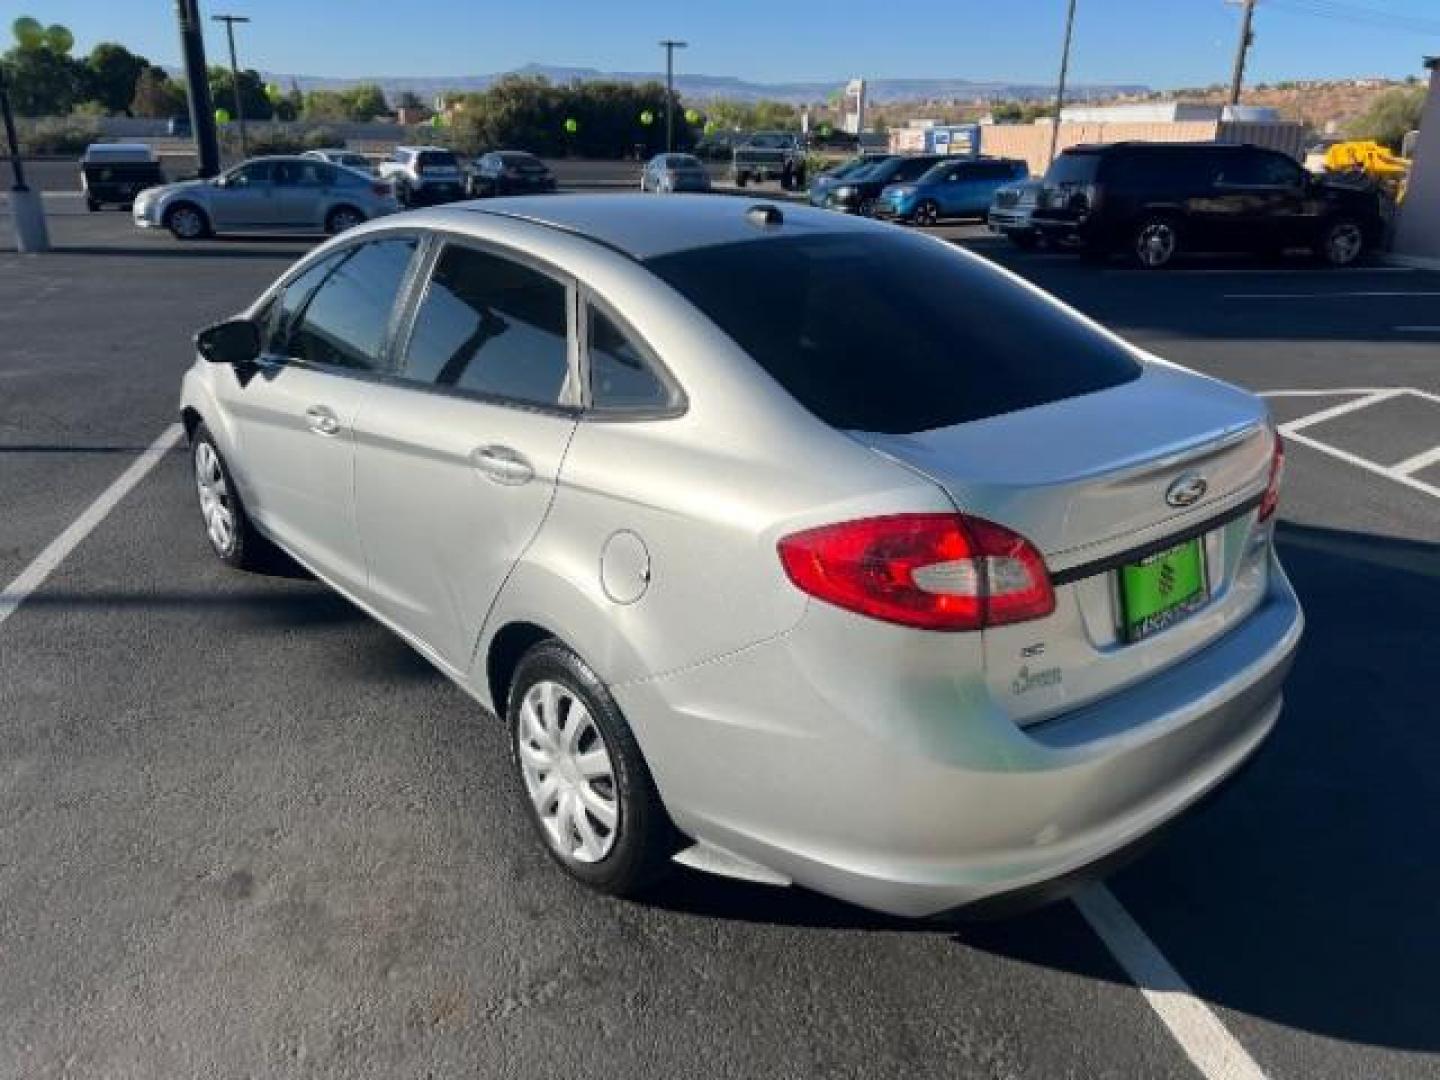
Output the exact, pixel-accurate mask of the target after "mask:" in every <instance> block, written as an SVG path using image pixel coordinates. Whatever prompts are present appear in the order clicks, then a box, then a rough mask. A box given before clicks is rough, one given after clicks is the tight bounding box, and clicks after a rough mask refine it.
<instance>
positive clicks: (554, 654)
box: [506, 640, 676, 896]
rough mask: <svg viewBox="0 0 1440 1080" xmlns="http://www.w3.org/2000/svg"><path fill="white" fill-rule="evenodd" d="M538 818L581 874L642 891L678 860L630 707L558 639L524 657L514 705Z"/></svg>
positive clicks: (555, 852)
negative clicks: (625, 710) (625, 709)
mask: <svg viewBox="0 0 1440 1080" xmlns="http://www.w3.org/2000/svg"><path fill="white" fill-rule="evenodd" d="M506 713H507V720H508V723H509V727H510V744H511V752H512V758H513V760H514V764H515V768H516V771H517V772H518V773H519V777H520V782H521V788H522V790H523V791H524V794H525V805H526V809H527V810H528V812H529V817H530V820H531V822H532V823H533V824H534V826H535V828H536V830H537V831H538V832H539V834H540V837H541V839H542V840H543V841H544V843H545V846H546V848H547V849H548V850H549V852H550V854H551V856H552V857H553V858H554V859H555V861H556V862H558V863H559V864H560V866H561V867H562V868H563V869H564V870H565V871H566V873H568V874H570V875H571V876H572V877H574V878H577V879H578V880H580V881H582V882H584V883H585V884H587V885H589V886H591V887H592V888H595V889H599V890H601V891H602V892H607V893H611V894H614V895H616V896H634V895H636V894H638V893H640V892H642V891H643V890H644V889H645V888H646V887H648V886H649V885H651V884H653V883H654V882H655V881H656V880H657V879H658V878H659V877H660V876H661V875H662V874H663V873H664V872H665V870H666V869H667V868H668V867H669V865H670V861H669V860H670V856H671V855H672V854H674V852H675V849H676V843H675V837H676V834H675V831H674V826H672V825H671V824H670V819H669V817H668V816H667V815H666V813H665V809H664V807H663V806H662V804H661V802H660V796H659V793H658V792H657V791H656V789H655V781H654V780H653V779H652V778H651V776H650V770H649V768H648V767H647V766H646V764H645V758H644V756H643V755H642V754H641V753H640V747H639V745H638V744H637V743H636V742H635V736H634V735H633V734H632V733H631V731H630V727H629V725H628V724H627V723H626V722H625V717H624V716H623V715H622V714H621V712H620V707H619V706H618V705H617V704H616V703H615V699H614V698H613V697H611V695H610V691H609V690H608V689H607V688H606V687H605V684H604V683H603V682H601V681H600V678H599V677H598V676H597V675H596V674H595V673H594V672H593V671H592V670H590V667H589V666H588V665H587V664H586V663H585V662H584V661H583V660H581V659H580V658H579V657H578V656H576V655H575V654H574V653H573V652H571V651H570V650H569V649H568V648H566V647H565V646H564V645H562V644H561V643H560V642H558V641H554V640H549V641H544V642H541V643H540V644H538V645H536V646H534V647H533V648H532V649H531V650H530V651H529V652H528V653H526V654H525V656H524V657H523V658H522V659H521V661H520V665H519V667H518V668H517V669H516V672H515V679H514V682H513V683H512V685H511V689H510V694H509V701H508V707H507V710H506Z"/></svg>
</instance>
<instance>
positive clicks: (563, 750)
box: [517, 680, 620, 863]
mask: <svg viewBox="0 0 1440 1080" xmlns="http://www.w3.org/2000/svg"><path fill="white" fill-rule="evenodd" d="M518 723H519V731H518V733H517V735H518V738H517V744H518V746H519V753H520V771H521V774H522V775H523V777H524V780H525V790H526V792H527V793H528V794H529V796H530V802H531V803H532V804H533V805H534V807H535V812H536V814H538V815H539V817H540V824H541V825H542V826H544V829H545V836H546V838H547V839H548V840H549V841H550V845H551V846H552V847H553V848H554V849H555V850H556V851H557V852H559V853H560V855H562V856H563V857H564V858H566V859H568V860H571V861H573V862H579V863H596V862H599V861H600V860H601V859H603V858H605V856H606V855H608V854H610V849H611V848H612V847H614V846H615V837H616V836H617V835H618V833H619V826H620V804H619V801H618V799H617V791H616V785H615V770H614V767H613V766H612V765H611V762H610V752H609V750H608V748H607V747H606V745H605V739H604V737H603V736H602V735H601V734H600V728H599V726H598V725H597V724H596V723H595V719H594V717H592V716H591V715H590V710H589V709H587V708H586V707H585V703H584V702H583V701H581V700H580V699H579V698H578V697H577V696H576V695H575V694H574V693H573V692H571V691H570V690H569V689H568V688H567V687H565V686H564V685H562V684H560V683H558V682H551V681H548V680H547V681H544V682H538V683H536V684H535V685H534V686H532V687H531V688H530V689H529V690H528V691H526V693H525V697H524V698H523V699H522V700H521V702H520V717H519V721H518Z"/></svg>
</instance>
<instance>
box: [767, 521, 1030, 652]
mask: <svg viewBox="0 0 1440 1080" xmlns="http://www.w3.org/2000/svg"><path fill="white" fill-rule="evenodd" d="M777 547H778V549H779V553H780V561H781V563H782V564H783V565H784V567H785V572H786V573H787V574H788V575H789V576H790V580H791V581H793V582H794V583H795V585H796V586H797V587H798V588H800V589H801V590H802V591H804V592H806V593H808V594H809V595H811V596H813V597H815V598H817V599H819V600H824V601H825V602H827V603H830V604H834V605H835V606H837V607H841V608H844V609H846V610H847V611H853V612H856V613H858V614H861V615H867V616H869V617H870V618H874V619H881V620H883V621H885V622H891V623H898V624H900V625H902V626H912V627H916V628H919V629H922V630H948V631H956V630H979V629H982V628H983V627H986V626H1000V625H1003V624H1005V623H1016V622H1024V621H1026V620H1028V619H1038V618H1043V617H1044V616H1046V615H1049V614H1050V613H1051V612H1052V611H1054V610H1055V591H1054V589H1053V588H1052V586H1051V584H1050V575H1049V573H1048V572H1047V571H1046V569H1045V560H1044V558H1043V557H1042V556H1041V554H1040V552H1039V551H1037V550H1036V549H1035V546H1034V545H1033V544H1031V543H1030V541H1028V540H1026V539H1025V538H1024V537H1023V536H1021V535H1019V534H1018V533H1015V532H1012V531H1011V530H1009V529H1007V528H1005V527H1004V526H1003V525H997V524H995V523H994V522H993V521H986V520H984V519H983V518H977V517H972V516H970V515H968V514H895V515H890V516H887V517H874V518H862V519H859V520H856V521H846V522H841V523H839V524H835V525H823V526H821V527H819V528H816V529H807V530H805V531H804V532H798V533H793V534H792V535H790V536H787V537H785V538H784V539H782V540H781V541H780V542H779V544H778V545H777Z"/></svg>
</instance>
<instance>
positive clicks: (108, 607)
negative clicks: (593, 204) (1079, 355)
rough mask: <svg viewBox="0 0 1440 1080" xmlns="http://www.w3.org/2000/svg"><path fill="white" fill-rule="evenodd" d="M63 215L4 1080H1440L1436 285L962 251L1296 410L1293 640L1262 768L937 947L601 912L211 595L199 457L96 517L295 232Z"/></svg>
mask: <svg viewBox="0 0 1440 1080" xmlns="http://www.w3.org/2000/svg"><path fill="white" fill-rule="evenodd" d="M52 206H53V208H54V211H55V212H54V213H53V214H52V217H51V220H50V226H51V233H52V238H53V239H54V240H55V242H56V245H57V250H56V251H55V253H53V254H52V255H48V256H43V257H25V256H18V255H15V254H14V253H13V252H11V251H7V250H3V249H0V297H4V300H5V303H4V304H3V305H0V589H3V590H4V592H3V593H0V1016H4V1017H5V1018H6V1020H5V1023H4V1025H3V1026H0V1076H17V1077H62V1076H63V1077H107V1078H108V1077H168V1076H176V1077H179V1076H184V1077H192V1076H194V1077H199V1076H204V1077H212V1076H213V1077H238V1076H265V1077H268V1076H317V1077H320V1076H344V1077H351V1076H377V1077H381V1076H383V1077H422V1076H448V1075H486V1076H564V1077H582V1076H596V1077H599V1076H605V1077H611V1076H627V1075H628V1076H634V1077H667V1078H668V1077H675V1076H686V1077H689V1076H706V1077H709V1076H716V1077H720V1076H725V1077H730V1076H745V1077H762V1076H763V1077H771V1076H774V1077H807V1078H808V1077H822V1076H823V1077H832V1076H834V1077H849V1076H853V1077H889V1076H910V1077H922V1076H923V1077H929V1076H935V1077H941V1076H944V1077H955V1076H977V1077H991V1076H995V1077H1044V1078H1051V1077H1070V1076H1073V1077H1090V1076H1110V1077H1132V1076H1144V1077H1169V1076H1176V1077H1193V1076H1196V1075H1210V1076H1221V1075H1225V1076H1252V1075H1256V1074H1257V1073H1259V1074H1264V1075H1271V1076H1276V1077H1305V1078H1311V1077H1325V1078H1329V1077H1379V1076H1385V1077H1422V1076H1435V1075H1436V1074H1437V1072H1440V1023H1437V1021H1436V992H1435V974H1434V973H1435V972H1436V971H1440V926H1437V919H1436V903H1435V899H1434V898H1435V896H1436V895H1437V891H1440V860H1437V858H1436V854H1435V853H1436V843H1435V834H1436V826H1437V823H1440V813H1437V807H1440V731H1437V728H1436V724H1435V721H1436V719H1437V718H1440V708H1437V706H1436V700H1437V687H1436V684H1435V683H1433V682H1431V680H1430V675H1431V674H1432V673H1433V669H1434V660H1435V656H1436V648H1437V639H1440V454H1437V452H1436V447H1440V274H1436V273H1430V272H1425V271H1410V270H1397V269H1391V268H1387V267H1381V266H1375V267H1364V268H1359V269H1355V270H1351V271H1343V272H1336V271H1321V270H1316V269H1313V268H1312V267H1311V266H1310V265H1309V264H1306V263H1304V262H1302V261H1295V262H1291V263H1285V264H1279V265H1275V264H1260V263H1252V262H1246V261H1231V260H1210V261H1205V262H1197V263H1194V264H1189V265H1186V266H1183V267H1181V268H1178V269H1176V270H1174V271H1169V272H1164V273H1160V274H1147V273H1143V272H1140V271H1134V270H1130V269H1128V268H1126V267H1124V266H1121V265H1118V264H1117V265H1115V266H1111V267H1104V268H1097V267H1092V266H1086V265H1082V264H1080V263H1078V262H1077V261H1075V260H1073V259H1071V258H1069V257H1067V256H1063V255H1055V254H1048V253H1043V252H1040V253H1020V252H1017V251H1014V250H1012V249H1010V248H1009V247H1008V246H1007V245H1005V244H1004V242H1003V241H999V240H996V239H994V238H992V237H989V236H987V235H985V234H984V233H983V232H981V231H980V230H978V229H977V228H975V227H973V226H958V227H952V228H946V229H944V230H942V232H943V234H944V235H946V236H948V237H950V238H951V239H954V240H956V241H957V242H960V243H962V244H964V245H966V246H968V247H970V248H972V249H973V250H975V251H977V252H979V253H981V254H983V255H986V256H988V257H993V258H995V259H996V260H997V261H1000V262H1001V263H1003V264H1004V265H1006V266H1009V267H1010V268H1011V269H1013V270H1015V271H1017V272H1018V273H1021V274H1023V275H1024V276H1026V277H1027V278H1030V279H1031V280H1033V281H1035V282H1037V283H1038V284H1040V285H1042V286H1043V287H1045V288H1047V289H1050V290H1052V291H1053V292H1055V293H1056V294H1058V295H1060V296H1061V297H1063V298H1065V299H1066V300H1068V301H1069V302H1071V303H1073V304H1075V305H1076V306H1077V307H1079V308H1080V309H1081V310H1083V311H1085V312H1086V313H1088V314H1090V315H1091V316H1093V317H1095V318H1097V319H1099V320H1100V321H1102V322H1104V323H1105V324H1106V325H1108V326H1110V327H1112V328H1114V329H1115V330H1117V331H1118V332H1120V333H1121V334H1124V335H1125V336H1127V337H1129V338H1131V339H1132V340H1134V341H1136V342H1137V343H1138V344H1140V345H1142V346H1143V347H1145V348H1147V349H1150V350H1152V351H1154V352H1156V353H1158V354H1161V355H1163V356H1165V357H1167V358H1169V359H1171V360H1174V361H1176V362H1179V363H1182V364H1186V365H1188V366H1191V367H1194V368H1196V369H1198V370H1201V371H1204V372H1207V373H1210V374H1213V375H1216V376H1218V377H1221V378H1225V379H1229V380H1233V381H1235V382H1238V383H1240V384H1243V385H1245V386H1248V387H1250V388H1252V389H1255V390H1257V391H1261V392H1263V393H1265V394H1267V395H1268V396H1269V400H1270V402H1271V405H1272V408H1273V409H1274V411H1275V414H1276V418H1277V420H1278V421H1280V422H1281V423H1282V424H1283V425H1284V429H1285V431H1286V433H1287V435H1288V437H1289V460H1288V475H1287V482H1286V488H1285V494H1284V498H1283V501H1282V504H1281V518H1282V523H1281V527H1280V546H1281V552H1282V557H1283V559H1284V561H1285V563H1286V566H1287V568H1288V570H1289V572H1290V574H1291V576H1292V578H1293V580H1294V582H1295V585H1296V588H1297V590H1298V591H1299V594H1300V597H1301V600H1302V602H1303V603H1304V605H1305V608H1306V613H1307V617H1308V620H1309V623H1308V635H1307V639H1306V641H1305V643H1304V645H1303V647H1302V651H1301V654H1300V657H1299V660H1298V662H1297V665H1296V668H1295V670H1294V673H1293V674H1292V676H1291V680H1290V683H1289V689H1288V704H1287V708H1286V711H1285V713H1284V715H1283V716H1282V718H1281V721H1280V726H1279V728H1278V729H1277V731H1276V733H1275V735H1274V737H1273V738H1272V740H1271V741H1270V743H1269V745H1268V746H1267V747H1266V748H1265V749H1264V750H1263V751H1262V752H1261V754H1260V755H1259V756H1258V757H1257V758H1256V760H1255V761H1254V762H1253V764H1252V765H1251V766H1250V767H1249V768H1248V769H1247V770H1246V771H1245V772H1244V773H1243V774H1242V775H1241V776H1240V777H1239V778H1238V779H1237V781H1236V782H1235V783H1234V784H1232V785H1230V786H1228V787H1227V788H1225V789H1224V790H1223V791H1222V792H1221V793H1220V794H1219V795H1218V796H1217V797H1216V798H1215V799H1214V800H1212V801H1210V802H1209V803H1207V804H1206V805H1205V806H1204V807H1202V808H1201V809H1199V810H1198V811H1197V812H1196V813H1194V814H1192V815H1190V816H1189V817H1187V818H1185V819H1183V820H1182V821H1181V822H1180V823H1179V824H1178V825H1177V826H1176V827H1175V828H1174V829H1173V830H1172V831H1171V832H1170V833H1169V834H1168V836H1167V837H1166V838H1165V840H1164V841H1163V842H1162V843H1161V844H1160V845H1158V846H1157V847H1156V848H1154V849H1153V850H1152V851H1151V852H1150V853H1149V854H1148V855H1146V856H1145V857H1143V858H1142V859H1141V860H1140V861H1139V862H1137V863H1135V864H1133V865H1132V866H1130V867H1128V868H1127V869H1125V870H1123V871H1121V872H1120V873H1119V874H1118V875H1117V876H1116V877H1114V878H1113V879H1112V880H1111V881H1110V882H1109V883H1108V886H1107V887H1106V888H1105V889H1103V890H1098V891H1093V892H1091V893H1088V894H1086V896H1085V897H1084V898H1083V899H1082V902H1081V905H1079V906H1077V905H1076V904H1074V903H1069V902H1067V903H1062V904H1058V905H1055V906H1052V907H1050V908H1046V909H1043V910H1040V911H1037V912H1034V913H1032V914H1029V915H1026V916H1022V917H1020V918H1017V919H1014V920H1011V921H1007V922H1001V923H982V924H966V925H959V926H950V927H937V926H933V925H925V924H909V923H902V922H896V921H892V920H888V919H885V918H881V917H877V916H872V915H869V914H866V913H864V912H861V911H858V910H855V909H852V908H848V907H845V906H843V905H840V904H837V903H832V902H829V901H826V900H823V899H820V898H818V897H815V896H812V895H809V894H805V893H803V892H800V891H781V890H773V889H769V888H765V887H761V886H748V885H743V884H739V883H735V882H730V881H725V880H720V879H714V878H708V877H702V876H700V875H695V874H690V873H688V872H686V873H684V874H681V875H680V876H678V877H677V878H676V880H675V881H674V883H673V884H672V885H671V887H670V888H668V889H667V890H666V891H665V892H664V893H663V894H661V895H660V896H659V897H657V898H656V899H655V900H654V901H653V902H651V903H648V904H634V903H624V902H619V901H612V900H608V899H604V898H600V897H597V896H594V895H591V894H588V893H585V892H583V891H582V890H581V889H580V888H578V887H577V886H574V885H572V884H570V883H569V882H568V881H567V880H566V879H564V878H563V877H561V876H560V875H559V873H558V872H557V871H555V870H553V869H552V868H551V866H550V865H549V864H548V861H547V859H546V856H545V855H544V853H543V852H542V851H541V850H540V849H539V847H538V846H537V845H536V844H535V843H534V842H533V840H532V838H531V836H530V834H529V831H528V826H527V824H526V822H525V821H523V820H522V818H521V816H520V813H519V804H518V802H517V801H516V799H515V797H514V793H513V791H512V790H511V787H510V781H509V780H508V778H507V769H506V767H505V753H504V736H503V732H502V731H501V730H500V728H499V726H498V725H497V724H496V723H495V722H494V721H493V719H492V718H490V717H487V716H484V715H482V714H481V713H480V712H479V711H478V709H477V708H476V707H475V706H474V705H473V703H471V702H470V701H469V700H468V699H467V698H465V697H464V696H463V695H462V694H461V693H460V692H459V691H458V690H456V689H455V688H454V687H452V686H451V685H450V684H449V683H448V682H447V681H446V680H445V679H444V678H443V677H442V676H440V675H439V674H438V673H436V672H435V671H433V670H432V669H430V668H429V667H428V666H427V665H426V663H425V662H424V661H422V660H421V659H420V658H419V657H418V656H417V655H416V654H414V653H413V652H412V651H411V650H410V649H409V648H408V647H407V646H405V645H404V644H403V643H401V641H400V640H399V639H398V638H396V637H395V636H394V635H392V634H391V633H390V632H389V631H387V630H385V629H383V628H382V627H380V626H379V625H378V624H376V623H374V622H372V621H370V620H369V619H368V618H366V617H365V616H364V615H362V614H361V613H360V612H358V611H357V610H355V609H353V608H351V607H350V606H349V605H348V604H346V603H345V602H344V601H343V600H340V599H339V598H338V597H336V596H335V595H333V594H331V593H330V592H328V591H327V590H325V589H323V588H322V587H320V586H318V585H317V584H315V583H314V582H313V581H310V580H307V579H305V578H304V577H302V576H292V575H288V574H284V573H277V574H276V575H274V576H258V575H240V574H236V573H234V572H231V571H228V570H226V569H225V568H224V567H222V566H221V565H220V564H219V563H218V562H217V561H216V560H215V559H213V557H212V556H211V555H210V552H209V550H208V548H207V546H206V542H205V538H204V535H203V530H202V528H201V526H200V524H199V519H198V514H197V513H196V512H195V509H194V507H193V506H192V502H193V495H192V489H191V486H190V480H189V476H188V465H187V462H186V459H185V455H184V454H183V453H180V452H174V451H164V452H159V453H158V454H157V456H158V459H159V460H158V464H156V465H155V467H154V468H153V469H151V470H150V471H148V472H147V473H145V474H144V475H143V476H139V478H138V479H137V481H136V482H135V483H134V485H133V487H130V488H129V489H128V490H126V491H125V492H124V493H123V496H122V497H120V498H118V500H115V501H114V504H113V508H111V509H109V512H108V514H105V515H104V516H103V517H100V518H99V519H94V520H91V521H90V522H89V523H90V524H93V528H91V529H90V530H89V531H88V532H84V530H78V531H77V528H76V524H75V523H76V522H77V520H79V521H81V523H82V524H83V523H86V519H85V517H84V515H86V513H87V511H88V510H90V509H91V508H92V507H93V505H94V504H95V502H96V500H97V498H98V497H101V496H102V494H103V493H104V492H106V491H107V489H109V488H110V486H111V485H112V484H113V483H114V482H115V481H116V479H117V477H120V476H121V475H122V474H124V473H126V471H127V469H132V467H134V466H135V463H136V462H137V461H144V460H146V459H145V458H143V456H142V455H144V454H145V453H146V452H147V448H149V447H152V445H153V444H155V442H156V440H157V439H159V438H161V437H162V436H163V435H164V433H166V432H167V430H168V429H169V428H170V425H172V424H173V423H174V422H175V419H176V417H175V407H176V395H177V386H178V379H179V375H180V373H181V371H182V370H183V368H184V367H185V366H186V365H187V364H188V363H189V361H190V345H189V335H190V334H191V333H192V332H193V330H194V329H196V328H197V327H199V326H200V325H203V324H205V323H207V322H210V321H214V320H215V319H218V318H221V317H223V316H225V315H227V314H229V313H231V312H233V311H234V310H235V309H237V308H238V307H240V306H241V305H242V304H243V303H245V302H246V301H247V300H248V299H249V298H251V297H252V296H253V295H254V294H255V293H256V292H257V291H259V290H260V289H261V288H262V287H263V286H264V285H265V284H266V283H268V282H269V281H270V280H271V279H273V278H274V277H275V276H277V275H278V274H279V273H280V272H281V271H282V270H283V269H284V268H285V266H286V265H288V263H289V262H290V261H291V260H293V259H294V258H295V257H296V256H297V255H298V254H300V253H301V252H303V251H304V250H306V249H307V248H308V246H309V244H310V243H311V241H307V240H299V239H293V238H280V239H275V240H262V239H247V240H244V241H226V240H214V241H206V242H203V243H198V244H193V245H185V246H181V245H178V244H176V243H175V242H174V241H173V240H171V238H170V237H169V236H168V235H167V234H149V233H143V234H142V233H137V232H135V231H134V230H132V228H131V227H130V224H129V219H128V215H125V214H121V213H118V212H109V213H102V214H94V215H90V214H86V213H85V212H84V211H83V207H78V206H76V207H71V206H69V205H67V204H65V203H64V202H63V201H53V202H52ZM9 236H10V232H9V222H8V220H6V219H4V218H3V217H0V244H8V242H9ZM161 445H162V451H163V446H164V445H165V444H163V443H162V444H161ZM136 475H138V474H136ZM107 505H108V504H107ZM71 541H76V542H74V543H71ZM60 556H63V557H60ZM37 565H38V566H41V567H43V568H51V567H53V569H52V570H51V572H50V573H49V574H48V576H45V577H43V580H40V581H38V583H37V582H36V581H35V578H34V574H35V571H34V568H35V567H36V566H37ZM27 574H29V575H30V577H29V578H27V577H26V575H27ZM17 581H19V582H21V584H22V585H23V587H24V589H25V590H26V593H25V598H24V602H23V604H19V605H18V606H16V605H15V604H14V602H13V601H12V600H7V599H6V597H13V596H16V595H19V594H18V592H17V591H16V582H17ZM6 583H9V584H8V585H7V584H6ZM31 584H35V586H36V587H35V588H34V591H33V592H30V591H28V589H29V587H30V585H31ZM1117 913H1118V920H1119V921H1116V917H1117ZM1097 930H1098V932H1097ZM1181 980H1183V982H1182V981H1181ZM1137 981H1138V982H1139V983H1140V984H1141V985H1140V986H1139V987H1137V985H1136V983H1137ZM1187 989H1188V992H1187ZM1187 1002H1189V1003H1191V1004H1194V1005H1195V1006H1196V1008H1187V1007H1186V1003H1187ZM1207 1018H1208V1019H1207ZM1215 1021H1218V1023H1215ZM1207 1024H1213V1026H1207ZM1226 1039H1229V1040H1231V1041H1232V1042H1233V1045H1231V1044H1230V1043H1226V1042H1225V1040H1226ZM1227 1068H1228V1069H1229V1070H1230V1071H1228V1072H1227V1071H1223V1070H1224V1069H1227Z"/></svg>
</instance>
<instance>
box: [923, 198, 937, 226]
mask: <svg viewBox="0 0 1440 1080" xmlns="http://www.w3.org/2000/svg"><path fill="white" fill-rule="evenodd" d="M936 217H937V214H936V213H935V207H933V206H931V205H930V204H929V203H922V204H921V206H920V224H921V225H934V224H935V219H936Z"/></svg>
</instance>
